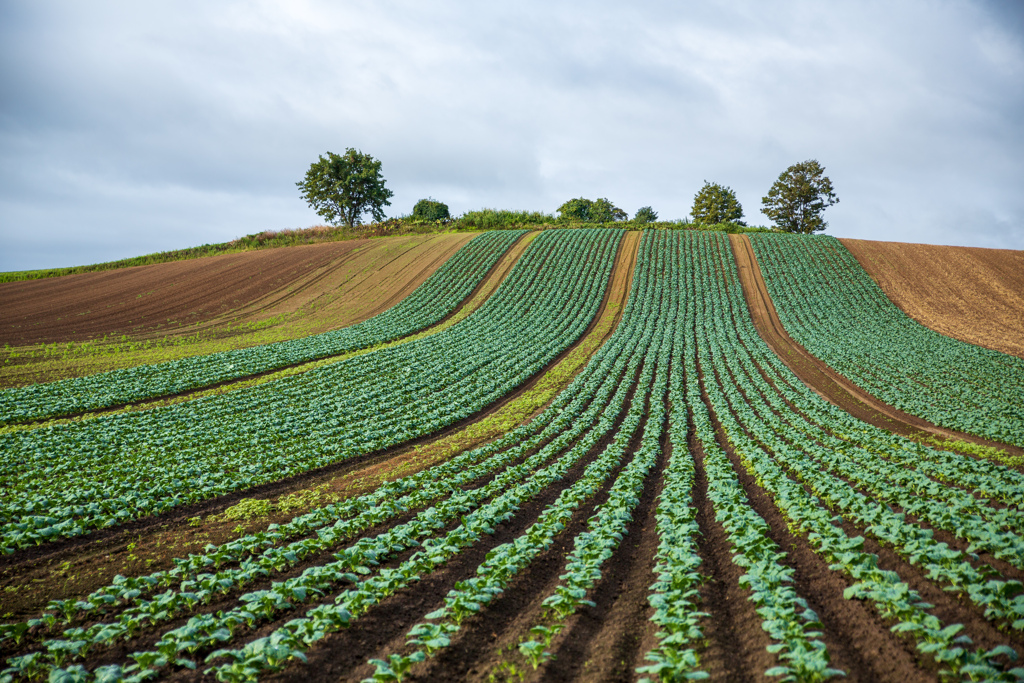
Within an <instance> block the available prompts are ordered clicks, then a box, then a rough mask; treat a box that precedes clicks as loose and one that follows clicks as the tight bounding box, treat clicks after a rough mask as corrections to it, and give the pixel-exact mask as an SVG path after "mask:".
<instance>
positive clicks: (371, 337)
mask: <svg viewBox="0 0 1024 683" xmlns="http://www.w3.org/2000/svg"><path fill="white" fill-rule="evenodd" d="M524 233H525V231H514V230H510V231H501V230H497V231H492V232H487V233H484V234H482V235H479V236H477V237H474V238H473V239H472V240H471V241H470V242H469V243H467V244H466V245H465V246H463V247H462V248H461V249H459V251H458V252H456V253H455V254H454V255H453V256H452V257H451V258H450V259H448V261H446V262H445V263H444V264H443V265H442V266H441V267H440V268H438V270H437V271H435V272H434V273H433V274H432V275H431V276H430V277H429V278H427V280H426V281H425V282H424V283H423V284H421V285H420V286H419V287H417V288H416V290H415V291H414V292H412V294H410V295H409V296H407V297H405V298H404V299H403V300H402V301H400V302H399V303H398V304H396V305H395V306H393V307H391V308H389V309H388V310H386V311H384V312H382V313H380V314H378V315H376V316H374V317H372V318H370V319H369V320H365V321H363V322H361V323H359V324H356V325H352V326H349V327H345V328H341V329H339V330H332V331H330V332H324V333H323V334H317V335H313V336H310V337H303V338H301V339H294V340H289V341H283V342H276V343H273V344H264V345H261V346H254V347H251V348H247V349H238V350H232V351H222V352H218V353H213V354H209V355H204V356H194V357H191V358H183V359H180V360H175V361H168V362H166V363H159V364H156V365H141V366H137V367H133V368H125V369H121V370H112V371H110V372H103V373H99V374H96V375H89V376H87V377H77V378H72V379H65V380H60V381H57V382H50V383H46V384H33V385H29V386H27V387H22V388H17V389H6V390H4V391H0V425H3V424H10V423H15V422H24V421H27V420H38V419H42V418H46V417H55V416H60V415H68V414H73V413H79V412H83V411H88V410H96V409H99V408H106V407H110V406H117V405H123V404H127V403H134V402H137V401H142V400H145V399H147V398H152V397H154V396H168V395H171V394H177V393H181V392H184V391H191V390H193V389H198V388H201V387H206V386H210V385H212V384H217V383H220V382H225V381H228V380H232V379H237V378H239V377H246V376H249V375H256V374H259V373H262V372H267V371H270V370H276V369H278V368H283V367H286V366H289V365H293V364H296V363H302V362H306V361H311V360H317V359H320V358H325V357H327V356H333V355H337V354H340V353H345V352H348V351H355V350H358V349H364V348H368V347H371V346H375V345H377V344H382V343H385V342H389V341H391V340H393V339H397V338H399V337H404V336H406V335H409V334H412V333H413V332H416V331H418V330H421V329H423V328H425V327H427V326H429V325H432V324H434V323H436V322H438V321H439V320H441V319H442V318H444V317H445V316H446V315H448V314H449V313H451V312H452V310H454V309H455V307H456V306H457V305H458V304H459V303H460V302H462V300H463V299H465V298H466V296H468V295H469V293H470V292H472V291H473V289H474V288H475V287H476V286H477V284H479V282H480V281H481V280H482V279H483V277H484V276H485V275H486V274H487V273H488V272H489V271H490V269H491V268H492V267H493V266H494V264H495V263H497V261H498V259H499V258H501V256H502V255H503V254H504V253H505V252H506V251H508V249H509V247H511V246H512V244H513V243H514V242H515V241H516V240H517V239H519V237H521V236H522V235H523V234H524Z"/></svg>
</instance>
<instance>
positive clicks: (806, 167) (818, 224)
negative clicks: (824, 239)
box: [761, 159, 839, 235]
mask: <svg viewBox="0 0 1024 683" xmlns="http://www.w3.org/2000/svg"><path fill="white" fill-rule="evenodd" d="M838 203H839V197H837V196H836V195H835V192H833V191H832V181H831V180H829V179H828V176H826V175H825V169H824V168H823V167H822V166H821V165H820V164H819V163H818V162H817V160H815V159H809V160H807V161H801V162H800V163H799V164H793V165H792V166H790V167H789V168H787V169H786V170H785V171H783V172H782V173H780V174H779V179H778V180H776V181H775V184H773V185H772V188H771V189H770V190H768V196H767V197H762V198H761V205H762V207H763V208H762V209H761V211H762V212H763V213H764V215H766V216H768V218H770V219H772V221H773V222H774V223H775V225H776V227H778V228H781V229H782V230H786V231H787V232H799V233H804V234H808V235H809V234H811V233H814V232H817V231H819V230H824V229H825V228H827V227H828V223H826V222H825V221H823V220H822V219H821V212H822V211H824V210H825V209H826V208H828V207H830V206H832V205H833V204H838Z"/></svg>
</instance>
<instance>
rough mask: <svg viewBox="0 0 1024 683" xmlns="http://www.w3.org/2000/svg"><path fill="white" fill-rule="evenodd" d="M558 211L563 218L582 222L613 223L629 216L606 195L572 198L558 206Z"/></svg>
mask: <svg viewBox="0 0 1024 683" xmlns="http://www.w3.org/2000/svg"><path fill="white" fill-rule="evenodd" d="M558 213H559V214H560V215H559V217H560V218H561V219H562V220H570V221H580V222H581V223H613V222H615V221H624V220H626V219H627V218H629V215H628V214H627V213H626V212H625V211H623V210H622V209H620V208H619V207H617V206H615V205H614V204H612V203H611V202H610V201H608V200H607V199H605V198H604V197H601V198H600V199H597V200H593V201H592V200H590V199H586V198H585V197H577V198H576V199H570V200H569V201H567V202H566V203H564V204H562V205H561V206H560V207H558Z"/></svg>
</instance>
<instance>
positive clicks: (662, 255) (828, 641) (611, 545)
mask: <svg viewBox="0 0 1024 683" xmlns="http://www.w3.org/2000/svg"><path fill="white" fill-rule="evenodd" d="M621 240H622V236H621V233H620V232H618V231H600V232H599V231H593V232H589V231H566V232H562V231H552V232H549V233H545V234H543V235H541V236H540V237H538V238H537V240H536V242H535V243H534V244H531V246H530V247H529V248H528V250H527V251H526V253H525V254H524V256H523V258H522V260H521V262H520V263H519V264H518V265H517V266H516V269H515V270H514V271H513V272H512V273H511V274H510V277H509V279H508V281H507V282H506V283H505V284H504V285H502V288H501V289H500V290H499V291H498V292H497V293H496V294H495V296H494V297H493V298H492V299H491V300H489V301H488V303H487V304H486V305H485V306H484V307H482V308H481V309H480V311H479V312H478V313H476V314H474V315H472V316H470V317H469V318H468V319H467V320H466V321H464V322H463V323H459V324H457V325H455V326H453V327H452V328H451V331H452V332H453V335H452V337H451V338H449V339H448V340H446V342H445V343H443V344H437V343H436V340H437V338H438V337H440V336H441V334H445V333H439V334H438V335H434V336H433V337H431V338H430V339H432V340H435V343H432V344H427V343H424V344H422V345H421V346H418V347H417V344H419V342H413V343H410V344H406V345H403V346H402V347H396V348H395V349H388V350H387V351H386V352H375V353H373V354H368V355H367V356H364V357H363V358H368V357H374V356H380V359H379V360H376V361H373V362H370V361H363V362H364V363H368V365H367V366H366V367H361V366H360V367H359V368H358V369H359V370H360V373H359V374H360V375H362V376H364V377H372V379H371V380H365V381H364V384H363V385H361V386H362V387H363V389H362V390H363V391H365V392H369V393H368V394H366V396H371V395H372V396H373V398H372V399H364V402H366V403H368V406H369V407H368V410H366V411H361V410H360V407H361V406H360V403H359V402H356V403H352V404H349V403H345V401H344V399H343V397H344V396H346V395H347V393H348V391H349V386H348V385H347V384H346V377H348V376H347V375H346V374H345V373H343V372H342V373H340V374H334V375H329V376H328V375H325V376H323V377H321V378H320V379H319V380H318V381H317V382H316V383H313V384H301V385H295V386H288V385H284V384H282V385H280V386H282V389H280V390H279V391H278V392H276V393H277V395H274V396H271V395H266V396H261V397H260V398H261V399H262V400H264V401H269V403H265V404H262V405H267V406H268V410H269V411H270V412H272V413H273V414H274V415H275V416H280V418H282V419H281V420H280V421H279V425H280V428H281V429H283V430H284V431H282V432H281V442H280V444H272V443H270V442H269V441H268V440H265V441H264V442H263V443H262V444H261V446H262V447H263V448H264V449H266V448H271V449H279V448H281V449H283V448H285V446H284V445H282V444H294V445H295V446H296V447H297V448H299V449H301V451H302V454H303V456H304V457H305V458H307V459H309V458H313V459H315V458H317V457H319V454H320V453H322V452H323V449H325V448H329V447H330V446H331V445H332V444H334V445H337V444H339V443H340V444H344V443H346V442H352V443H354V442H355V440H357V439H359V438H360V434H361V433H362V432H359V431H356V429H359V430H363V431H367V430H370V429H377V430H378V432H377V433H378V437H377V438H378V439H379V440H380V441H379V443H376V444H372V445H365V444H364V445H361V446H360V448H362V449H363V450H365V449H366V448H367V447H368V446H369V447H375V446H379V445H380V444H382V443H386V442H388V439H390V438H391V434H389V432H387V431H386V429H385V427H384V422H385V421H386V420H388V419H390V418H391V417H400V418H401V420H400V421H393V422H391V423H390V424H391V427H390V429H392V430H400V431H401V430H406V431H408V432H410V433H411V430H413V429H414V428H415V425H417V424H419V422H418V419H419V418H418V412H420V411H423V410H430V408H429V406H430V405H432V404H431V403H430V402H431V401H434V402H436V403H437V404H438V405H439V407H438V408H437V411H436V412H437V414H438V415H440V414H447V413H448V412H450V411H458V410H459V408H460V407H461V403H460V399H462V397H464V396H469V395H470V394H472V393H473V391H474V387H475V386H477V385H484V384H489V383H492V382H499V381H500V378H501V377H503V376H505V377H508V378H510V380H511V382H510V386H512V385H514V384H515V381H514V379H513V378H515V377H517V376H519V375H516V372H518V371H517V370H515V367H517V365H516V363H518V362H519V360H516V361H510V360H506V359H507V358H510V357H517V358H519V357H522V356H526V355H528V353H529V349H531V348H533V346H534V345H538V344H545V343H548V342H546V341H545V340H547V339H551V340H557V339H559V338H563V342H562V345H561V348H565V346H566V345H567V344H569V343H571V340H572V339H575V338H576V337H578V336H579V332H577V331H576V330H577V329H580V330H582V327H580V328H578V325H577V323H576V322H570V320H572V321H577V320H578V321H579V322H580V324H582V325H583V327H585V326H586V324H585V323H586V321H587V320H589V317H592V316H593V311H594V310H596V304H595V302H598V303H599V302H600V300H601V296H602V295H603V292H604V289H605V286H606V282H607V279H608V273H609V266H610V263H611V260H612V258H613V257H614V254H615V250H616V247H617V246H618V245H619V243H620V242H621ZM577 309H579V310H577ZM474 321H476V322H474ZM562 321H565V322H566V324H564V325H562V324H560V323H561V322H562ZM463 325H465V326H466V327H465V330H467V331H469V330H471V331H473V332H474V334H475V335H482V336H483V338H486V336H487V335H498V336H499V337H500V343H499V344H497V346H498V347H501V348H503V349H506V351H505V352H504V353H500V352H494V353H493V355H491V354H492V352H491V351H488V350H487V349H488V344H487V342H485V341H483V340H482V339H481V337H480V336H475V337H473V339H472V344H469V345H467V346H466V348H467V349H468V350H471V351H472V353H471V354H470V353H466V354H463V352H462V350H461V349H462V348H463V347H462V346H461V345H460V339H462V338H461V337H459V336H458V334H455V331H457V330H459V329H460V327H462V326H463ZM474 325H476V326H475V327H474ZM517 326H521V327H522V332H521V333H520V332H516V329H518V328H517ZM499 330H500V332H499ZM422 341H423V342H427V341H428V340H427V339H424V340H422ZM551 344H552V352H554V349H555V347H557V346H558V344H556V343H555V342H554V341H552V342H551ZM398 348H402V349H405V350H406V351H405V352H401V353H400V352H398V351H397V349H398ZM508 349H514V350H515V352H514V353H513V352H510V351H508ZM410 351H411V352H410ZM433 353H437V354H439V355H440V356H441V357H449V356H450V357H451V358H450V360H451V362H450V363H447V364H446V363H445V361H442V360H441V359H440V358H438V359H437V360H435V359H434V357H433V356H432V355H431V354H433ZM478 355H486V356H488V358H487V360H485V361H483V362H480V363H477V362H476V361H475V358H476V357H477V356H478ZM545 357H548V356H545ZM538 362H541V363H542V362H543V359H542V358H541V359H538ZM506 363H510V364H506ZM339 365H340V366H346V365H347V362H346V363H341V364H339ZM418 366H424V367H429V368H431V370H432V372H431V373H430V375H429V377H427V375H426V374H424V373H423V372H422V371H420V370H418V369H417V367H418ZM353 367H355V366H353ZM417 373H420V374H419V375H417ZM525 373H528V371H524V374H525ZM454 377H459V378H461V379H459V380H455V379H453V378H454ZM393 378H394V379H393ZM439 378H445V379H444V380H443V381H445V382H452V383H451V384H450V385H448V386H450V388H449V389H445V390H444V391H443V392H441V391H439V392H437V393H436V394H425V393H416V392H417V390H416V389H415V388H414V387H415V386H416V382H419V381H435V382H436V381H438V380H439ZM325 386H326V387H329V390H326V391H330V392H334V393H333V394H331V398H330V402H331V403H332V405H333V407H334V408H335V409H336V414H337V415H338V416H341V415H344V416H345V419H346V421H351V425H349V427H350V429H351V431H346V432H341V431H339V432H337V433H331V434H328V433H326V432H318V433H319V434H322V435H323V436H324V439H323V440H322V441H313V440H311V439H309V438H307V437H305V436H304V435H305V434H306V433H307V432H309V430H311V429H312V425H311V423H310V422H304V423H300V422H299V420H298V419H297V418H298V416H299V413H296V412H294V411H292V410H291V409H290V408H289V407H288V401H291V402H299V401H302V402H303V403H304V404H305V406H306V408H305V410H306V413H307V414H309V415H313V413H314V408H315V407H316V406H318V405H319V404H321V403H323V402H326V401H327V399H326V398H325V397H324V396H322V395H321V394H318V393H316V392H318V391H325V389H323V387H325ZM405 387H413V388H412V389H410V391H411V393H410V394H408V395H403V394H402V392H403V391H406V389H405ZM503 390H506V391H507V388H505V389H503ZM396 394H397V395H398V396H395V395H396ZM278 398H282V399H287V400H286V401H285V402H280V401H278ZM392 400H393V401H396V402H397V403H395V404H394V405H393V404H392V403H389V401H392ZM403 400H405V401H409V402H410V403H411V404H413V405H414V406H415V409H413V410H404V409H403V408H402V407H401V406H400V405H398V404H401V403H402V402H403ZM441 404H443V406H441ZM196 405H197V406H199V405H201V404H200V403H199V402H196ZM211 405H212V404H211ZM424 406H427V407H424ZM154 412H155V411H154ZM214 412H216V411H214ZM251 414H252V413H249V415H251ZM364 415H365V417H364ZM193 417H195V418H198V417H199V414H198V413H194V414H190V415H189V419H192V418H193ZM314 417H316V418H318V419H320V420H322V419H323V415H322V414H316V415H315V416H314ZM378 417H379V419H376V418H378ZM249 419H250V420H251V419H252V418H251V417H249ZM92 422H94V423H95V422H98V420H94V421H92ZM232 424H233V422H232V414H231V413H223V414H220V413H217V414H216V415H215V419H211V420H210V421H208V422H206V423H204V425H203V429H206V430H210V429H218V430H219V431H220V432H221V435H222V438H224V437H225V436H227V432H228V430H229V429H233V428H234V427H231V426H230V425H232ZM164 427H165V428H166V429H168V430H169V431H168V433H171V432H172V431H173V430H174V429H178V427H175V426H174V425H173V424H172V423H168V424H166V425H164ZM425 428H426V429H427V430H430V429H435V430H436V429H437V425H436V424H432V425H431V424H428V425H426V426H425ZM106 434H107V435H108V436H110V437H113V438H114V439H116V438H118V436H119V435H122V436H123V435H124V434H126V432H120V433H112V432H110V431H109V430H108V431H107V432H106ZM189 436H194V435H193V434H191V433H190V434H189ZM407 436H408V433H404V434H402V435H401V436H400V437H399V438H406V437H407ZM263 452H264V451H263V450H261V451H260V457H261V459H262V457H263V456H262V453H263ZM353 452H355V451H353ZM120 453H121V454H122V455H123V453H124V451H121V452H120ZM240 460H241V459H239V458H235V459H234V460H232V461H231V462H234V463H235V464H236V465H237V463H238V462H240ZM227 463H228V461H225V463H224V464H225V465H226V464H227ZM207 476H210V475H207ZM1022 487H1024V475H1022V474H1021V473H1019V472H1017V471H1014V470H1012V469H1008V468H1005V467H1002V466H1000V465H997V464H994V463H990V462H987V461H981V460H974V459H972V458H969V457H966V456H962V455H958V454H955V453H949V452H945V451H941V450H936V449H931V448H926V447H924V446H921V445H919V444H917V443H914V442H911V441H908V440H907V439H904V438H902V437H899V436H896V435H893V434H891V433H889V432H886V431H884V430H881V429H878V428H876V427H873V426H871V425H867V424H865V423H862V422H859V421H857V420H855V419H853V418H852V417H850V416H849V415H847V414H845V413H843V412H842V411H841V410H840V409H838V408H836V407H835V406H833V405H831V404H829V403H827V402H825V401H824V400H822V399H821V398H820V397H818V396H817V395H816V394H814V393H813V392H812V391H811V390H809V389H808V388H807V387H806V386H804V385H803V384H802V383H801V382H800V381H799V380H798V379H797V378H796V377H795V376H794V375H793V374H792V373H791V372H790V371H789V370H788V368H787V367H786V366H785V365H784V364H782V363H781V362H780V361H779V359H778V358H777V357H775V356H774V355H773V354H772V352H771V351H770V349H769V348H768V346H767V345H766V344H765V343H764V342H763V340H761V338H760V337H759V336H758V335H757V332H756V330H755V328H754V326H753V324H752V322H751V318H750V315H749V312H748V310H747V307H746V303H745V300H744V296H743V291H742V288H741V286H740V283H739V279H738V272H737V267H736V263H735V261H734V260H733V257H732V252H731V250H730V247H729V242H728V239H727V238H726V236H724V235H720V234H713V233H700V232H676V231H648V232H646V233H645V234H644V235H643V239H642V242H641V245H640V251H639V254H638V257H637V262H636V266H635V271H634V275H633V279H632V285H631V289H630V294H629V298H628V300H627V303H626V307H625V310H624V311H623V314H622V317H621V320H620V322H619V324H618V326H617V327H616V328H615V330H614V332H613V333H612V334H611V336H610V337H609V338H608V339H607V341H606V342H605V343H604V345H603V346H601V348H600V349H598V350H597V351H596V353H594V355H593V356H592V357H591V358H590V361H589V363H588V364H587V365H586V367H585V368H583V370H582V371H581V372H580V373H579V374H578V375H577V376H576V377H575V379H573V381H572V382H571V384H569V386H568V387H567V388H566V389H565V390H564V391H562V392H561V393H559V394H558V395H557V397H555V398H554V399H553V401H552V402H551V403H550V404H549V405H548V406H547V407H546V408H545V409H544V410H543V411H541V412H540V413H539V414H538V415H537V416H536V417H535V418H534V419H532V420H530V421H529V422H526V423H525V424H521V425H519V426H516V427H514V428H512V429H510V430H509V431H508V432H507V433H505V434H503V435H500V436H499V437H498V438H496V439H495V440H494V441H492V442H490V443H487V444H485V445H483V446H479V447H475V448H470V449H467V450H464V451H462V452H459V453H457V454H454V455H453V456H452V457H451V459H450V460H447V461H446V462H442V463H439V464H436V465H433V466H432V467H430V468H428V469H425V470H423V471H420V472H418V473H415V474H411V475H408V476H404V477H401V478H398V479H396V480H394V481H390V482H387V483H385V484H383V485H381V486H380V487H379V488H377V489H376V490H373V491H371V492H369V493H365V494H363V495H359V496H353V497H350V498H348V499H345V500H341V501H338V502H335V503H332V504H330V505H327V506H324V507H321V508H317V509H315V510H312V511H311V512H308V513H306V514H303V515H300V516H298V517H296V518H295V519H293V520H291V521H290V522H287V523H285V524H281V525H274V526H271V527H270V528H267V529H266V530H265V531H260V532H257V533H253V534H247V535H244V536H242V537H240V538H238V539H236V540H233V541H229V542H227V543H224V544H221V545H219V546H210V547H208V548H207V549H206V550H205V551H204V552H203V553H198V554H193V555H190V556H189V557H183V558H180V559H179V560H178V561H177V562H176V566H175V567H174V568H173V569H170V570H165V571H159V572H155V573H152V574H150V575H147V576H133V577H127V578H126V577H119V578H118V579H117V580H115V581H114V582H113V583H112V584H111V585H109V586H106V587H105V588H102V589H100V590H97V591H95V592H93V593H91V594H90V595H87V596H82V599H81V600H63V601H55V602H53V603H51V605H50V606H49V608H48V609H47V610H46V611H45V613H44V614H43V615H42V616H40V617H38V618H36V619H33V620H32V621H26V622H20V623H14V624H8V625H5V626H2V627H0V647H2V648H3V651H4V654H5V657H6V666H7V667H8V668H7V670H6V671H5V673H6V674H7V675H10V676H12V677H15V678H19V677H23V678H29V677H31V676H40V677H43V678H45V677H50V678H51V679H58V680H59V679H61V677H64V676H70V677H74V678H76V679H78V680H120V679H123V678H126V677H139V678H140V679H141V678H149V677H152V678H161V677H170V678H175V679H184V678H192V677H194V676H196V675H197V673H196V672H205V674H206V675H209V676H215V677H216V678H217V679H219V680H224V681H244V680H253V679H256V678H268V679H271V680H297V679H303V680H307V681H337V680H373V681H393V680H410V681H415V680H467V681H521V680H530V681H538V680H638V679H640V678H642V677H646V678H648V679H650V680H663V681H679V680H692V679H698V678H701V677H710V678H711V679H712V680H721V681H727V680H761V679H774V680H789V681H816V680H826V679H829V678H838V677H840V676H843V675H845V676H846V677H847V679H848V680H872V681H898V682H900V683H905V682H906V681H929V680H940V679H965V678H971V679H972V680H992V681H995V680H1007V681H1013V680H1021V679H1022V678H1024V670H1021V669H1014V668H1013V667H1014V666H1015V664H1014V663H1013V660H1014V658H1015V657H1016V654H1017V653H1018V652H1021V651H1024V638H1022V631H1024V594H1022V593H1024V586H1022V585H1021V583H1020V578H1021V577H1022V576H1024V569H1022V564H1024V561H1022V559H1021V558H1022V557H1024V552H1022V551H1024V540H1022V534H1024V510H1022V508H1021V501H1020V499H1019V491H1020V490H1021V489H1022Z"/></svg>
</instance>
